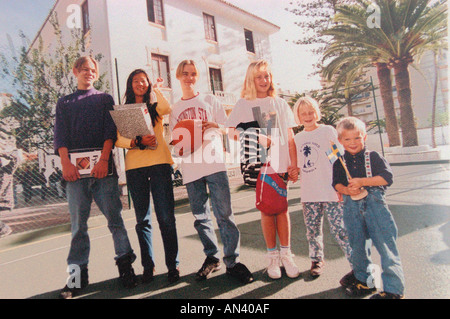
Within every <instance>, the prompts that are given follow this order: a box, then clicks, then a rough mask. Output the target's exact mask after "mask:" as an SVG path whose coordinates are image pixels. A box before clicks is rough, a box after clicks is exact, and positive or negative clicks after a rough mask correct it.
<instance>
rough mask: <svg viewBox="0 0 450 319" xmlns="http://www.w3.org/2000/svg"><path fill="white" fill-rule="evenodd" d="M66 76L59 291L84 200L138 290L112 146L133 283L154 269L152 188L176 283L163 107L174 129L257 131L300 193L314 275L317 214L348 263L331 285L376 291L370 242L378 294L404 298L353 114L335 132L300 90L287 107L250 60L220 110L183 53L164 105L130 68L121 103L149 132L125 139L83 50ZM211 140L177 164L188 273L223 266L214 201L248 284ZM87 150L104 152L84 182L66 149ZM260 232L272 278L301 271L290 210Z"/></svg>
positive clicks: (379, 183) (230, 262) (234, 270)
mask: <svg viewBox="0 0 450 319" xmlns="http://www.w3.org/2000/svg"><path fill="white" fill-rule="evenodd" d="M73 72H74V74H75V76H76V77H77V80H78V90H77V92H75V93H74V94H71V95H69V96H66V97H64V98H62V99H60V100H59V101H58V104H57V108H56V121H55V152H56V153H57V154H59V156H60V157H61V164H62V168H63V177H64V179H65V180H66V181H68V186H67V198H68V202H69V209H70V214H71V222H72V242H71V248H70V252H69V257H68V260H67V262H68V264H69V265H71V264H75V265H78V266H79V268H80V269H81V273H80V276H81V281H80V282H81V285H75V286H74V285H73V284H72V283H71V282H67V284H66V286H65V287H64V288H63V290H62V291H61V294H60V296H61V297H62V298H71V297H73V296H74V295H76V294H78V293H79V292H80V291H81V289H83V288H84V287H86V286H87V284H88V274H87V264H88V256H89V237H88V234H87V218H88V217H89V210H90V205H91V201H92V198H94V199H95V201H96V202H97V204H98V205H99V207H100V209H101V211H102V212H103V214H104V215H105V216H106V218H107V220H108V227H109V229H110V230H111V233H112V235H113V239H114V244H115V250H116V264H117V265H118V267H119V276H120V278H121V280H122V283H123V284H124V286H126V287H133V286H135V285H137V280H136V275H135V274H134V270H133V268H132V266H131V264H132V263H133V261H134V260H135V259H136V255H135V254H134V252H133V250H132V248H131V245H130V243H129V240H128V236H127V234H126V230H125V227H124V225H123V221H122V218H121V210H122V205H121V204H120V200H119V190H118V186H117V174H112V175H108V174H107V170H108V165H107V164H108V163H111V161H112V157H111V149H112V147H113V145H114V144H115V145H116V146H118V147H123V148H127V149H128V152H127V155H126V162H125V163H126V167H125V169H126V177H127V184H128V187H129V188H130V193H131V197H132V199H133V204H134V207H135V213H136V220H137V224H136V232H137V235H138V240H139V245H140V249H141V261H142V266H143V268H144V273H143V276H142V281H144V282H148V281H151V280H152V279H153V274H154V272H155V265H154V262H153V247H152V227H151V205H150V193H151V194H152V197H153V203H154V207H155V214H156V216H157V219H158V223H159V227H160V229H161V236H162V238H163V245H164V251H165V255H166V266H167V268H168V271H169V272H168V280H169V282H175V281H177V280H178V279H179V260H178V242H177V233H176V225H175V215H174V200H173V189H172V184H171V179H170V165H171V164H173V160H172V157H171V154H170V152H169V150H168V147H167V144H166V143H165V141H164V138H163V135H162V134H163V127H162V116H163V115H165V114H169V113H170V129H171V131H172V130H173V129H174V127H175V126H176V124H177V123H178V122H179V121H181V120H183V119H194V120H201V122H202V124H201V125H202V130H203V131H204V132H205V131H213V132H215V133H217V134H218V135H219V136H221V134H224V132H225V129H227V128H236V129H240V128H246V129H247V128H256V129H257V135H256V141H257V144H261V146H262V149H263V150H264V151H265V152H267V159H268V160H269V161H270V164H271V166H272V167H273V168H274V170H275V172H276V173H278V174H279V175H280V177H281V178H282V179H283V181H284V182H285V183H286V184H287V183H288V181H289V180H290V181H292V182H296V181H297V180H298V179H299V180H300V186H301V187H300V188H301V193H300V198H301V202H302V205H303V214H304V220H305V225H306V229H307V240H308V243H309V256H310V259H311V262H312V265H311V270H310V272H311V275H312V276H313V277H317V276H320V275H321V273H322V271H323V267H324V254H323V236H322V223H323V216H324V215H325V214H326V215H327V217H328V220H329V224H330V227H331V232H332V234H333V235H334V237H335V239H336V241H337V242H338V243H339V246H340V247H341V249H342V250H343V252H344V254H345V256H346V258H347V259H348V261H349V264H350V267H351V272H350V273H348V274H347V275H345V276H344V277H343V278H342V279H341V281H340V283H341V285H343V286H344V287H345V289H346V292H347V294H349V295H351V296H363V295H368V294H372V293H374V292H375V291H376V287H374V286H373V285H372V283H371V282H370V280H371V278H372V277H371V276H372V275H373V274H372V273H371V271H370V269H371V268H370V265H371V260H370V253H369V252H368V249H367V247H368V245H367V242H368V241H369V240H372V241H373V244H374V245H375V247H376V248H377V250H378V251H379V252H380V255H381V259H382V280H383V289H384V292H381V293H379V294H377V295H375V296H377V297H379V298H402V297H403V294H404V278H403V271H402V268H401V263H400V259H399V254H398V251H397V248H396V244H395V240H396V236H397V229H396V226H395V222H394V221H393V218H392V215H391V213H390V212H389V210H388V208H387V205H386V202H385V199H384V190H385V189H386V187H387V186H389V185H391V184H392V172H391V170H390V168H389V165H388V163H387V162H386V161H385V160H384V159H383V158H382V157H381V156H380V155H379V154H378V153H376V152H371V151H368V150H366V148H365V146H364V142H365V139H366V137H367V134H366V131H365V126H364V123H362V122H361V121H359V120H357V119H355V118H345V119H343V120H341V121H340V122H339V123H338V125H337V129H334V128H333V127H331V126H327V125H322V124H319V120H320V116H321V115H320V108H319V105H318V103H317V102H316V101H315V100H314V99H312V98H309V97H305V98H300V99H299V100H298V101H297V103H296V104H295V106H294V109H293V112H292V111H291V109H290V107H289V105H288V104H287V103H286V102H285V101H284V100H283V99H281V98H279V97H278V96H277V94H276V90H275V87H274V81H273V78H272V72H271V70H270V66H269V64H268V63H267V62H266V61H264V60H260V61H256V62H252V63H251V64H250V65H249V67H248V69H247V73H246V78H245V82H244V85H243V89H242V92H241V99H240V100H239V101H238V102H237V103H236V105H235V107H234V108H233V110H232V112H231V113H230V115H229V116H228V117H227V115H226V113H225V111H224V109H223V107H222V106H221V103H220V102H219V101H218V100H217V99H216V98H215V97H214V96H212V95H207V94H202V93H199V92H198V91H197V90H196V87H195V84H196V81H197V79H198V77H199V71H198V69H197V66H196V64H195V62H194V61H192V60H184V61H182V62H181V63H180V64H179V66H178V68H177V71H176V78H177V79H178V80H179V81H180V85H181V90H182V97H181V99H180V101H178V102H176V103H175V104H174V105H173V107H172V108H171V107H170V105H169V103H168V102H167V100H166V99H165V98H164V97H163V96H162V94H161V93H160V92H159V91H158V90H153V88H152V85H151V83H150V80H149V78H148V76H147V74H146V73H145V71H144V70H140V69H139V70H135V71H133V73H131V74H130V76H129V77H128V81H127V92H126V101H125V103H146V104H147V107H148V110H149V113H150V114H151V117H152V124H153V126H154V131H155V135H146V136H136V138H135V139H126V138H124V137H122V136H120V134H118V132H117V131H116V130H115V126H114V123H113V121H112V119H111V117H110V116H109V110H111V109H112V106H113V101H112V98H111V97H110V96H109V95H107V94H105V93H101V92H99V91H97V90H95V89H94V88H93V83H94V81H95V80H96V78H97V77H98V66H97V62H96V61H95V60H94V59H92V58H90V57H82V58H80V59H79V60H78V61H77V63H76V64H75V66H74V69H73ZM298 125H303V127H304V129H303V131H302V132H300V133H298V134H297V135H295V136H294V133H293V128H294V127H297V126H298ZM208 143H209V145H208V148H209V149H213V150H214V152H212V153H211V152H210V153H209V155H211V154H213V156H216V158H214V159H213V160H211V159H208V160H207V161H206V160H201V161H200V162H199V161H198V160H196V159H198V158H200V159H202V156H203V154H202V148H199V149H197V150H195V151H193V153H192V154H189V155H187V156H185V157H183V158H182V161H181V169H182V172H183V182H184V184H185V185H186V189H187V192H188V197H189V202H190V207H191V210H192V213H193V215H194V217H195V222H194V227H195V229H196V230H197V232H198V235H199V238H200V241H201V243H202V244H203V250H204V253H205V255H206V259H205V261H204V263H203V265H202V266H201V268H200V269H199V270H198V272H197V273H196V279H197V280H204V279H206V278H207V277H208V275H209V274H210V273H212V272H214V271H217V270H219V269H220V268H221V261H220V250H219V246H218V241H217V237H216V234H215V231H214V227H213V223H212V216H211V211H210V203H209V201H210V200H211V205H212V211H213V213H214V216H215V217H216V220H217V224H218V228H219V233H220V236H221V239H222V243H223V246H224V249H223V262H224V264H225V266H226V273H227V274H229V275H231V276H233V277H235V278H237V279H239V280H240V281H241V282H243V283H250V282H252V281H253V280H254V278H253V275H252V273H251V272H250V271H249V269H248V268H247V267H246V266H245V265H244V264H242V263H241V262H240V261H239V246H240V233H239V230H238V227H237V225H236V222H235V220H234V215H233V211H232V207H231V196H230V188H229V183H228V177H227V173H226V166H225V163H224V161H223V158H224V156H223V154H221V151H222V152H223V145H222V139H221V138H215V139H212V140H210V141H208ZM332 145H339V146H340V145H342V146H343V147H344V149H345V154H344V155H343V159H344V160H345V162H346V163H347V165H346V168H348V170H346V169H344V166H343V165H342V163H341V161H336V162H334V164H332V162H330V160H329V157H328V156H327V152H328V150H329V149H330V148H332ZM151 146H153V147H151ZM154 146H156V148H155V147H154ZM149 147H150V148H149ZM86 148H97V149H100V150H101V151H102V153H101V157H100V161H99V162H98V164H97V165H95V166H94V169H93V170H92V173H91V177H92V178H86V179H83V178H80V176H79V174H78V172H77V170H76V168H75V166H74V165H73V164H71V162H70V159H69V154H70V152H71V151H74V150H76V149H86ZM243 148H244V147H243ZM220 159H222V160H220ZM241 160H242V157H241ZM350 176H351V177H350ZM363 187H364V188H365V189H366V190H367V191H368V195H367V196H366V197H365V198H364V199H360V200H354V199H352V196H355V195H357V194H358V193H360V192H361V188H363ZM208 190H209V196H208ZM261 227H262V232H263V236H264V239H265V243H266V248H267V260H268V261H267V262H268V266H267V274H268V276H269V277H270V278H273V279H278V278H280V277H281V276H282V272H281V268H282V267H283V268H284V269H285V272H286V274H287V276H289V277H290V278H296V277H298V276H299V275H300V271H299V268H298V267H297V265H296V264H295V262H294V258H293V254H292V253H291V249H290V242H291V225H290V217H289V213H288V211H287V210H286V211H285V212H283V213H280V214H276V215H267V214H264V213H261ZM277 240H278V242H279V244H280V249H278V247H277Z"/></svg>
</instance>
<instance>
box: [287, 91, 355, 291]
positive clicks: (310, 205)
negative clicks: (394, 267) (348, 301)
mask: <svg viewBox="0 0 450 319" xmlns="http://www.w3.org/2000/svg"><path fill="white" fill-rule="evenodd" d="M293 111H294V117H295V120H296V122H297V124H301V125H303V126H304V130H303V131H302V132H300V133H298V134H297V135H296V136H295V137H294V140H295V144H296V147H297V159H298V160H297V163H298V167H299V169H300V198H301V202H302V205H303V217H304V220H305V225H306V237H307V239H308V244H309V257H310V258H311V262H312V263H311V270H310V273H311V275H312V276H313V277H318V276H320V275H321V274H322V270H323V266H324V252H323V233H322V227H323V216H324V215H325V214H326V215H327V218H328V221H329V224H330V230H331V233H332V234H333V236H334V238H335V239H336V241H337V243H338V244H339V246H340V247H341V249H342V251H343V252H344V254H345V256H346V257H347V259H348V260H349V262H350V257H351V248H350V245H349V242H348V236H347V231H346V229H345V228H344V222H343V203H342V201H340V199H339V197H338V194H337V192H336V190H334V188H333V187H332V181H333V165H332V163H331V162H330V160H329V159H328V156H327V153H326V152H327V151H328V150H330V149H331V143H334V144H335V145H340V144H339V142H338V139H337V132H336V130H335V129H334V128H333V127H332V126H329V125H323V124H319V123H318V121H319V120H320V118H321V113H320V108H319V104H318V103H317V101H316V100H314V99H313V98H311V97H303V98H300V99H298V101H297V102H296V104H295V105H294V110H293ZM353 278H354V276H353V272H350V273H349V274H347V275H346V276H345V277H344V278H342V279H341V285H343V286H348V285H350V284H351V283H352V282H353Z"/></svg>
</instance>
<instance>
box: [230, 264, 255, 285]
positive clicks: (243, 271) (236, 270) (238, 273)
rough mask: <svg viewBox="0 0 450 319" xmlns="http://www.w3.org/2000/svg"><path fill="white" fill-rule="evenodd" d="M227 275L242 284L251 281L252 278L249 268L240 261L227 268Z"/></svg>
mask: <svg viewBox="0 0 450 319" xmlns="http://www.w3.org/2000/svg"><path fill="white" fill-rule="evenodd" d="M227 275H230V276H233V277H235V278H236V279H238V280H239V281H240V282H242V283H243V284H248V283H251V282H252V281H253V280H254V278H253V275H252V273H251V272H250V270H248V268H247V267H246V266H245V265H244V264H241V263H237V264H236V265H234V266H233V267H232V268H227Z"/></svg>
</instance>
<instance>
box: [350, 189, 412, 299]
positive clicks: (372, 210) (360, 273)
mask: <svg viewBox="0 0 450 319" xmlns="http://www.w3.org/2000/svg"><path fill="white" fill-rule="evenodd" d="M367 190H368V192H369V194H368V195H367V197H366V198H364V199H361V200H358V201H354V200H352V199H351V198H350V196H346V195H344V224H345V227H346V228H347V232H348V237H349V242H350V246H351V248H352V264H353V271H354V273H355V277H356V278H357V279H358V280H360V281H362V282H364V283H367V282H368V281H370V280H371V278H372V277H371V276H372V274H371V273H370V272H371V271H370V269H371V268H370V265H371V264H372V261H371V258H370V249H371V247H370V246H371V244H370V240H371V241H372V242H373V244H374V246H375V248H376V249H377V251H378V253H379V254H380V257H381V271H382V272H381V280H382V282H383V290H384V291H386V292H390V293H393V294H400V295H403V293H404V289H405V278H404V275H403V269H402V265H401V261H400V256H399V253H398V249H397V244H396V239H397V226H396V224H395V221H394V218H393V216H392V214H391V212H390V211H389V208H388V206H387V204H386V200H385V197H384V191H383V190H382V189H380V188H379V187H368V188H367Z"/></svg>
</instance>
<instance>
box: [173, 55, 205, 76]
mask: <svg viewBox="0 0 450 319" xmlns="http://www.w3.org/2000/svg"><path fill="white" fill-rule="evenodd" d="M186 65H192V66H193V67H194V69H195V72H196V73H197V77H198V75H199V74H198V68H197V65H196V64H195V62H194V60H183V61H181V62H180V64H178V67H177V72H176V73H175V76H176V78H177V79H180V78H181V76H182V75H183V69H184V67H185V66H186Z"/></svg>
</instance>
